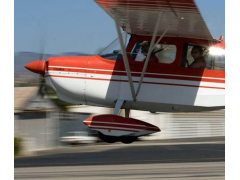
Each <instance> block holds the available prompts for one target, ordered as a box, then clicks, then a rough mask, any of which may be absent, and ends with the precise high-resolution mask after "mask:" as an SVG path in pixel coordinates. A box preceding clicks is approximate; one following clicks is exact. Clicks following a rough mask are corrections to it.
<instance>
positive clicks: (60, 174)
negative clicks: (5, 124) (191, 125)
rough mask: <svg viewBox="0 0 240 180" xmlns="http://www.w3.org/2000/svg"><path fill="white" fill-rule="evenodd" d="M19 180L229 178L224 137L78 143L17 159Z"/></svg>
mask: <svg viewBox="0 0 240 180" xmlns="http://www.w3.org/2000/svg"><path fill="white" fill-rule="evenodd" d="M14 166H15V169H14V171H15V179H51V180H53V179H72V180H73V179H80V178H81V179H111V178H113V177H114V179H160V178H161V179H168V180H170V179H194V180H196V179H218V180H219V179H225V138H224V137H217V138H198V139H181V140H179V139H175V140H158V141H139V142H135V143H133V144H129V145H127V144H122V143H116V144H105V143H99V144H96V145H84V146H82V145H79V146H65V147H57V148H54V149H51V150H45V151H38V152H36V153H35V155H34V156H30V157H19V158H15V159H14Z"/></svg>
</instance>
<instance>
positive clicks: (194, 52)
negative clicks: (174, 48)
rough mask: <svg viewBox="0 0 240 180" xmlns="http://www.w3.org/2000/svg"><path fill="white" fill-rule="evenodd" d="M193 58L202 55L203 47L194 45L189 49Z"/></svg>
mask: <svg viewBox="0 0 240 180" xmlns="http://www.w3.org/2000/svg"><path fill="white" fill-rule="evenodd" d="M191 55H192V57H193V59H197V58H199V57H201V56H202V55H203V49H202V47H201V46H194V47H193V48H192V51H191Z"/></svg>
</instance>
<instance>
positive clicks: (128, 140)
mask: <svg viewBox="0 0 240 180" xmlns="http://www.w3.org/2000/svg"><path fill="white" fill-rule="evenodd" d="M136 140H137V137H135V136H122V137H120V141H121V142H122V143H124V144H131V143H133V142H134V141H136Z"/></svg>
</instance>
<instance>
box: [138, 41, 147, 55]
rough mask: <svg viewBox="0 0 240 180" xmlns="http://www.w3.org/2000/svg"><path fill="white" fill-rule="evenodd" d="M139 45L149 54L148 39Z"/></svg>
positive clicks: (143, 51) (144, 52)
mask: <svg viewBox="0 0 240 180" xmlns="http://www.w3.org/2000/svg"><path fill="white" fill-rule="evenodd" d="M139 45H140V46H141V49H142V53H143V54H147V53H148V50H149V42H148V41H143V42H141V43H140V44H139Z"/></svg>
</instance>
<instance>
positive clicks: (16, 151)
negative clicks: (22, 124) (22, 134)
mask: <svg viewBox="0 0 240 180" xmlns="http://www.w3.org/2000/svg"><path fill="white" fill-rule="evenodd" d="M21 142H22V140H21V139H20V138H17V137H14V156H17V155H19V154H20V151H21Z"/></svg>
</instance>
